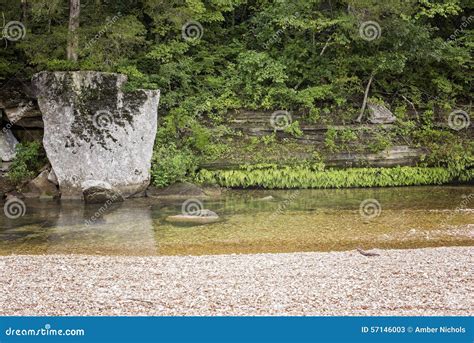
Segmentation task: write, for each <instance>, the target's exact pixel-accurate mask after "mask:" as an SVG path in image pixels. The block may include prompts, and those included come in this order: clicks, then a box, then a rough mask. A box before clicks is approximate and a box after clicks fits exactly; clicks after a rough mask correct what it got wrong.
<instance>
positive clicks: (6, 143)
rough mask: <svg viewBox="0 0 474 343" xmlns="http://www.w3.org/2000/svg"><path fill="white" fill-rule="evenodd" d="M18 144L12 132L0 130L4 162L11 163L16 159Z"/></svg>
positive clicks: (1, 153)
mask: <svg viewBox="0 0 474 343" xmlns="http://www.w3.org/2000/svg"><path fill="white" fill-rule="evenodd" d="M17 144H18V141H17V139H16V138H15V136H14V135H13V133H12V132H11V131H10V130H8V129H6V128H3V129H1V130H0V158H1V159H2V161H3V162H10V161H12V160H13V159H14V158H15V155H16V152H15V147H16V145H17Z"/></svg>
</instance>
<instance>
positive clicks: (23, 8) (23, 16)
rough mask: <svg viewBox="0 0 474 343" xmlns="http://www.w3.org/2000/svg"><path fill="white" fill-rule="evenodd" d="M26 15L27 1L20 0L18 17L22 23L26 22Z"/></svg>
mask: <svg viewBox="0 0 474 343" xmlns="http://www.w3.org/2000/svg"><path fill="white" fill-rule="evenodd" d="M27 16H28V2H27V1H26V0H21V19H20V21H21V22H22V23H23V24H26V20H27Z"/></svg>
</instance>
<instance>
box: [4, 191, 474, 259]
mask: <svg viewBox="0 0 474 343" xmlns="http://www.w3.org/2000/svg"><path fill="white" fill-rule="evenodd" d="M473 193H474V187H472V186H462V187H461V186H460V187H412V188H379V189H344V190H288V191H264V190H247V191H229V192H226V193H225V195H224V196H223V197H221V198H219V199H214V200H204V205H205V207H206V208H208V209H210V210H212V211H214V212H216V213H218V214H219V216H220V217H221V220H220V221H219V222H217V223H213V224H206V225H198V226H186V227H183V226H180V225H176V224H172V223H169V222H167V221H166V217H167V216H169V215H175V214H178V213H180V211H181V204H182V200H181V201H180V200H175V201H164V200H157V199H149V198H147V199H131V200H128V201H126V202H125V203H122V204H116V205H111V206H108V207H107V208H106V209H105V210H104V208H101V206H91V205H84V204H83V203H82V202H71V201H69V202H66V201H63V202H59V201H26V205H27V212H26V215H25V216H23V217H21V218H18V219H14V220H13V219H8V218H6V217H5V216H1V217H0V254H11V253H15V254H69V253H75V254H108V255H174V254H216V253H255V252H292V251H318V250H322V251H329V250H344V249H353V248H354V247H356V246H363V247H364V248H371V247H380V248H403V247H406V248H409V247H424V246H440V245H474V236H473V233H474V210H473V208H474V197H472V194H473ZM270 195H271V196H272V197H273V199H271V200H268V199H266V198H265V197H268V196H270ZM365 199H376V200H377V201H378V202H379V203H380V205H381V212H380V215H379V216H377V217H375V218H373V219H370V220H368V219H367V218H364V217H362V216H361V214H360V213H359V205H360V203H361V202H362V201H363V200H365ZM471 200H473V201H471ZM460 204H462V206H461V207H462V208H461V207H460ZM456 209H457V210H456Z"/></svg>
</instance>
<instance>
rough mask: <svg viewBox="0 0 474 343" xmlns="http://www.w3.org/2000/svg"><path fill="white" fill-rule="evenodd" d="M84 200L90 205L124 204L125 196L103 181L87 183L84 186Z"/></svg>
mask: <svg viewBox="0 0 474 343" xmlns="http://www.w3.org/2000/svg"><path fill="white" fill-rule="evenodd" d="M82 190H83V195H84V200H85V202H86V203H88V204H105V203H116V202H122V201H123V196H122V194H120V191H118V190H117V189H116V188H114V187H112V186H111V185H110V184H109V183H107V182H103V181H95V180H93V181H86V182H84V183H83V184H82Z"/></svg>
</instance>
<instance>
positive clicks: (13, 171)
mask: <svg viewBox="0 0 474 343" xmlns="http://www.w3.org/2000/svg"><path fill="white" fill-rule="evenodd" d="M45 163H46V161H45V155H44V151H43V149H42V147H41V144H39V143H38V142H29V143H20V144H18V145H17V146H16V158H15V160H14V161H13V163H12V165H11V167H10V169H9V170H8V174H7V177H8V179H9V180H10V181H11V182H13V183H14V184H20V183H22V182H24V181H27V180H28V179H31V178H32V177H34V176H36V175H37V173H38V170H39V169H40V168H41V167H43V166H44V164H45Z"/></svg>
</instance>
